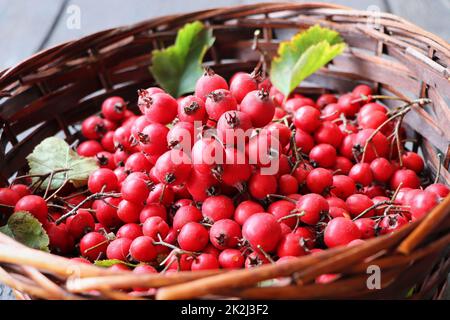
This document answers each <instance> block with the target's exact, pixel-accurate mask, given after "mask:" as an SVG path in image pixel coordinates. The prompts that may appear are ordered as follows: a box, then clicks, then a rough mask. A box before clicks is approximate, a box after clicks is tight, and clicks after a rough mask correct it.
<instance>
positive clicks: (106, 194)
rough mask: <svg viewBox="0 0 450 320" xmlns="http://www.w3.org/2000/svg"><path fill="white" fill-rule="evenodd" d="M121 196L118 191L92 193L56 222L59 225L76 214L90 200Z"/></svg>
mask: <svg viewBox="0 0 450 320" xmlns="http://www.w3.org/2000/svg"><path fill="white" fill-rule="evenodd" d="M120 196H121V194H120V193H116V192H98V193H94V194H91V195H90V196H88V197H86V198H85V199H83V200H82V201H80V203H78V204H77V205H76V206H74V207H73V208H72V209H71V210H70V211H69V212H67V213H66V214H63V215H62V216H61V217H59V218H58V219H57V220H56V221H55V223H56V225H58V224H60V223H61V222H64V221H65V220H66V219H67V218H68V217H70V216H73V215H74V214H76V212H77V210H78V209H80V208H81V207H82V206H83V205H84V204H85V203H86V202H89V201H91V200H99V199H103V198H108V197H111V198H119V197H120Z"/></svg>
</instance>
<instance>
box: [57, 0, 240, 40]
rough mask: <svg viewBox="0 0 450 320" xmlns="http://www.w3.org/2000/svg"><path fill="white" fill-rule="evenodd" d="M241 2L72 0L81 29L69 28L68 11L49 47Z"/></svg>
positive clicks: (219, 0)
mask: <svg viewBox="0 0 450 320" xmlns="http://www.w3.org/2000/svg"><path fill="white" fill-rule="evenodd" d="M239 3H241V1H240V0H216V1H208V0H197V1H189V3H188V1H186V0H170V1H160V0H158V1H151V0H144V1H143V0H128V1H121V0H98V1H95V2H94V1H90V0H71V1H69V3H68V5H67V8H70V6H78V8H79V9H80V14H81V19H80V22H81V23H80V28H79V29H70V28H68V27H67V19H68V18H69V17H70V14H68V13H67V12H65V13H63V17H62V19H61V20H60V21H59V23H58V25H57V27H56V29H55V31H54V33H53V34H52V36H51V38H50V41H49V46H51V45H55V44H59V43H61V42H64V41H67V40H71V39H76V38H80V37H82V36H85V35H88V34H91V33H93V32H96V31H100V30H103V29H107V28H112V27H117V26H121V25H126V24H132V23H135V22H138V21H142V20H145V19H150V18H153V17H158V16H161V15H168V14H173V13H183V12H190V11H195V10H201V9H208V8H214V7H219V6H226V5H233V4H239Z"/></svg>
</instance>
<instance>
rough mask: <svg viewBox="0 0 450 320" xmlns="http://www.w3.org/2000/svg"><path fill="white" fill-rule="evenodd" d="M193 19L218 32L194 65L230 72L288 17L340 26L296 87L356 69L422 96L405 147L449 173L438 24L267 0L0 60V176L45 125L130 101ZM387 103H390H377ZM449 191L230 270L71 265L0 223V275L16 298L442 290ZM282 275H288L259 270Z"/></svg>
mask: <svg viewBox="0 0 450 320" xmlns="http://www.w3.org/2000/svg"><path fill="white" fill-rule="evenodd" d="M195 20H201V21H203V22H205V23H206V25H208V26H209V27H210V28H213V32H214V36H215V37H216V41H215V44H214V46H213V48H212V49H211V50H209V52H208V54H207V56H206V57H205V64H206V65H208V66H211V67H212V68H213V70H215V71H216V72H217V73H219V74H221V75H223V76H225V77H228V78H229V77H230V76H231V75H232V74H233V73H234V72H236V71H240V70H248V71H250V70H252V69H253V68H254V67H255V65H256V64H257V62H258V59H259V56H258V54H257V53H256V52H255V51H253V50H252V49H251V45H252V41H253V35H254V31H255V30H256V29H260V30H262V35H263V38H262V40H261V41H260V45H261V47H262V48H263V49H264V50H266V51H267V52H269V54H274V53H275V51H276V48H277V46H278V43H279V42H280V41H282V40H286V39H288V38H290V36H291V35H292V34H294V33H296V32H298V30H299V29H303V28H307V27H309V26H311V25H314V24H320V25H322V26H325V27H329V28H332V29H335V30H337V31H338V32H339V33H340V34H341V35H342V37H343V38H344V40H345V41H346V43H347V44H348V47H349V48H348V50H347V51H346V52H345V53H344V54H343V55H341V56H339V57H337V58H335V59H334V61H333V62H332V63H331V64H329V65H328V66H327V67H326V68H324V69H322V70H321V71H319V72H318V73H316V74H315V75H313V76H311V77H310V78H309V79H308V82H307V84H306V85H305V86H304V87H302V89H301V91H303V92H305V93H307V94H311V95H316V94H320V93H323V92H336V93H340V92H345V91H348V90H351V88H353V87H354V86H355V83H357V82H363V83H368V84H370V85H372V86H374V88H376V91H377V92H379V93H380V94H389V95H396V96H399V97H403V98H408V99H414V98H419V97H420V98H430V99H431V100H432V101H433V103H432V104H431V105H430V106H429V107H427V108H425V109H424V108H420V107H417V106H414V107H413V110H412V112H410V113H409V114H408V115H407V116H406V117H405V123H406V125H407V133H408V136H409V137H411V138H414V139H415V141H416V142H415V143H414V150H419V149H420V150H421V152H422V153H423V155H424V157H425V160H426V164H427V168H428V170H429V172H430V175H431V176H432V175H434V174H435V173H436V171H437V168H438V166H439V158H438V156H437V154H438V152H439V153H441V154H442V155H443V157H444V165H443V167H442V169H441V176H440V180H441V182H443V183H446V184H450V174H449V172H448V170H447V169H448V164H449V160H450V148H449V141H450V130H449V127H450V126H449V120H450V110H449V108H448V105H447V104H448V101H449V98H450V80H449V79H450V69H449V67H448V66H449V64H450V46H449V44H448V43H446V42H445V41H444V40H442V39H440V38H439V37H437V36H435V35H433V34H430V33H428V32H426V31H424V30H422V29H420V28H419V27H417V26H415V25H414V24H412V23H410V22H407V21H405V20H403V19H401V18H399V17H397V16H394V15H391V14H386V13H382V14H381V15H380V16H378V17H375V16H373V13H370V12H365V11H356V10H351V9H349V8H346V7H341V6H337V5H331V4H323V3H320V4H318V3H307V4H298V3H270V4H269V3H267V4H255V5H246V6H236V7H229V8H218V9H211V10H205V11H199V12H193V13H190V14H183V15H172V16H165V17H161V18H156V19H152V20H148V21H144V22H142V23H138V24H136V25H132V26H127V27H120V28H115V29H109V30H105V31H102V32H98V33H95V34H93V35H90V36H87V37H85V38H82V39H80V40H77V41H71V42H67V43H64V44H61V45H59V46H56V47H53V48H51V49H48V50H46V51H43V52H40V53H38V54H36V55H34V56H32V57H31V58H29V59H28V60H26V61H24V62H22V63H20V64H18V65H16V66H15V67H13V68H10V69H7V70H4V71H2V72H0V129H1V131H0V185H7V184H8V179H9V178H10V177H11V176H13V175H14V174H16V173H18V174H21V173H23V172H26V171H27V167H26V160H25V157H26V156H27V155H28V154H29V153H30V152H32V150H33V148H34V147H35V146H36V145H37V144H38V143H39V142H40V141H42V140H43V139H44V138H46V137H48V136H52V135H55V134H57V133H62V134H63V135H64V136H65V138H66V140H67V141H68V142H69V143H71V142H74V141H76V139H78V138H79V137H80V136H79V133H78V130H76V127H75V125H76V124H77V123H79V121H80V120H82V119H84V118H86V117H87V116H88V115H91V114H93V113H95V112H97V111H98V106H99V105H100V104H101V102H102V101H103V100H104V99H105V98H106V97H108V96H111V95H120V96H123V97H124V99H126V100H128V101H130V102H131V104H135V102H136V98H137V95H136V91H137V89H140V88H146V87H149V86H151V85H154V80H153V79H152V76H151V74H150V73H149V71H148V66H149V63H150V60H151V59H150V55H151V51H152V49H156V48H162V47H164V46H167V45H169V44H171V43H172V42H173V40H174V37H175V35H176V32H177V30H178V28H179V27H181V26H183V25H184V24H185V23H187V22H192V21H195ZM388 105H389V106H390V107H394V106H395V102H391V103H388ZM449 212H450V196H449V197H447V198H446V199H444V201H443V202H442V203H441V204H440V205H439V206H438V207H436V208H435V209H434V210H433V211H432V212H431V213H430V214H429V215H428V216H426V217H425V218H424V219H422V220H421V221H417V222H414V223H412V224H409V225H408V226H406V227H404V228H402V229H401V230H400V231H398V232H396V233H394V234H391V235H389V236H382V237H379V238H376V239H372V240H370V241H367V242H366V243H365V244H363V245H360V246H357V247H346V248H335V249H330V250H326V251H324V252H323V253H320V254H317V255H314V256H311V255H309V256H304V257H302V258H299V259H295V260H293V261H287V262H286V263H285V264H280V265H264V266H261V267H257V268H253V269H247V270H237V271H228V272H224V271H220V270H218V271H201V272H179V273H176V274H173V273H172V274H168V275H162V274H155V275H133V274H124V273H117V272H112V271H110V270H106V269H102V268H99V267H94V266H91V265H86V264H80V263H76V262H73V261H70V260H68V259H66V258H63V257H58V256H55V255H51V254H48V253H44V252H40V251H36V250H32V249H29V248H26V247H24V246H23V245H21V244H19V243H17V242H15V241H14V240H12V239H10V238H8V237H7V236H5V235H3V234H0V281H1V282H3V283H5V284H7V285H9V286H11V287H13V288H14V289H16V292H17V295H18V297H20V298H25V299H27V298H43V299H85V298H102V299H130V298H133V299H135V298H139V297H131V296H129V295H128V294H126V293H125V292H124V291H123V290H122V289H128V288H132V287H136V286H137V285H139V286H148V287H150V288H158V289H157V290H155V297H156V298H158V299H188V298H198V297H209V298H214V297H239V298H263V299H275V298H295V299H303V298H305V299H307V298H385V299H389V298H404V297H405V296H406V294H407V293H408V292H409V291H410V289H411V288H412V287H414V288H415V289H414V291H413V294H412V296H411V298H439V297H441V296H442V293H443V292H444V291H445V285H444V286H443V285H442V284H443V283H445V279H446V277H447V273H448V271H449V269H450V259H449V255H448V248H449V244H450V234H449V228H450V217H449ZM370 265H377V266H379V267H380V268H381V270H382V279H381V289H379V290H370V289H369V288H368V287H367V285H366V280H367V276H368V275H367V273H366V270H367V267H368V266H370ZM324 273H340V274H341V277H340V278H339V279H338V280H337V281H334V282H332V283H329V284H316V283H315V282H314V279H315V278H316V277H317V276H319V275H321V274H324ZM286 276H287V277H291V276H292V277H291V278H292V281H290V282H289V283H288V284H287V285H285V286H279V287H261V286H257V283H259V282H260V281H263V280H266V279H272V278H276V277H286Z"/></svg>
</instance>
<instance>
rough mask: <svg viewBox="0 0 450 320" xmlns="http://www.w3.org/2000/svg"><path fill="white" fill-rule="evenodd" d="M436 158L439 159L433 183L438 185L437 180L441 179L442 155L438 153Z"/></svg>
mask: <svg viewBox="0 0 450 320" xmlns="http://www.w3.org/2000/svg"><path fill="white" fill-rule="evenodd" d="M437 156H438V158H439V164H438V168H437V172H436V177H435V178H434V181H433V183H438V182H439V178H440V177H441V168H442V155H441V154H440V153H438V155H437Z"/></svg>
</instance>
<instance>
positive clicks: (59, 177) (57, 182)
mask: <svg viewBox="0 0 450 320" xmlns="http://www.w3.org/2000/svg"><path fill="white" fill-rule="evenodd" d="M27 160H28V166H29V167H30V174H32V175H40V176H44V175H48V178H46V179H45V180H44V182H43V183H42V185H41V188H42V189H45V188H47V185H48V184H49V182H50V173H51V172H57V173H54V175H53V178H52V179H51V184H50V190H55V189H57V188H59V187H60V186H62V185H63V183H64V181H66V180H67V181H69V182H70V183H72V184H73V185H74V186H75V187H77V188H78V187H81V186H84V185H86V183H87V179H88V178H89V175H90V174H91V172H92V171H94V170H95V169H97V168H98V166H97V162H96V160H95V159H93V158H85V157H81V156H79V155H78V154H77V153H76V152H75V151H74V150H72V149H71V148H70V146H69V145H68V144H67V142H65V141H64V140H62V139H60V138H57V137H50V138H47V139H45V140H43V141H42V142H41V143H40V144H38V145H37V146H36V147H35V148H34V150H33V152H32V153H31V154H29V155H28V157H27ZM33 179H34V181H36V179H38V178H36V177H35V178H33Z"/></svg>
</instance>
